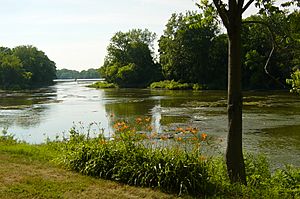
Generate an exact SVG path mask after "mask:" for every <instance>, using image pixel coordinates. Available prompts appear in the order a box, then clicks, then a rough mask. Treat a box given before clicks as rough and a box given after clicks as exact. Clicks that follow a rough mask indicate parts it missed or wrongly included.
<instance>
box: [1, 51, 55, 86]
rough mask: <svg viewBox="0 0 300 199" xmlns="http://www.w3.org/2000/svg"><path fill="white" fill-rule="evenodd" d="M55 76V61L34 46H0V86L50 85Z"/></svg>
mask: <svg viewBox="0 0 300 199" xmlns="http://www.w3.org/2000/svg"><path fill="white" fill-rule="evenodd" d="M55 77H56V66H55V63H54V62H53V61H51V60H50V59H49V58H48V57H47V55H45V53H44V52H43V51H40V50H38V49H37V48H36V47H33V46H18V47H15V48H13V49H9V48H5V47H1V48H0V87H1V88H28V87H35V86H43V85H50V84H52V83H53V79H54V78H55Z"/></svg>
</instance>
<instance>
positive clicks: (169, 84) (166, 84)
mask: <svg viewBox="0 0 300 199" xmlns="http://www.w3.org/2000/svg"><path fill="white" fill-rule="evenodd" d="M150 88H152V89H154V88H162V89H168V90H191V89H193V90H202V89H204V88H205V86H202V85H200V84H191V83H189V84H188V83H180V82H176V81H174V80H171V81H170V80H164V81H160V82H153V83H151V84H150Z"/></svg>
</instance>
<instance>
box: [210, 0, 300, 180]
mask: <svg viewBox="0 0 300 199" xmlns="http://www.w3.org/2000/svg"><path fill="white" fill-rule="evenodd" d="M253 2H254V0H249V1H248V2H245V1H244V0H228V3H227V4H225V3H224V2H223V1H222V0H213V3H214V5H215V7H216V9H217V11H218V13H219V16H220V18H221V20H222V22H223V24H224V26H225V28H226V30H227V34H228V99H227V100H228V105H227V110H228V137H227V149H226V164H227V172H228V175H229V178H230V180H231V182H242V183H243V184H246V173H245V164H244V158H243V151H242V92H241V66H242V64H241V30H242V14H243V13H244V12H245V11H246V10H247V9H248V8H249V6H250V5H251V4H252V3H253ZM289 3H298V6H299V4H300V1H291V2H289ZM256 5H257V6H258V5H263V9H268V10H273V11H274V10H275V11H276V10H278V8H277V7H275V6H273V1H269V0H261V1H260V0H258V1H257V4H256Z"/></svg>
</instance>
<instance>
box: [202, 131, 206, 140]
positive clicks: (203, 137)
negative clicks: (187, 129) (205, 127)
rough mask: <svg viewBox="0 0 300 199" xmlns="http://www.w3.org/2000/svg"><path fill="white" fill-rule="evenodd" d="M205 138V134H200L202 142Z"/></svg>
mask: <svg viewBox="0 0 300 199" xmlns="http://www.w3.org/2000/svg"><path fill="white" fill-rule="evenodd" d="M206 137H207V134H206V133H202V134H201V138H202V140H203V141H204V140H205V139H206Z"/></svg>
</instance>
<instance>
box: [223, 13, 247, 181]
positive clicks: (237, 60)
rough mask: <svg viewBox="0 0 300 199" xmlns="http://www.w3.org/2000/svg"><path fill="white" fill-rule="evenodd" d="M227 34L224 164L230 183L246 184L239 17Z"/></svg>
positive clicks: (235, 19)
mask: <svg viewBox="0 0 300 199" xmlns="http://www.w3.org/2000/svg"><path fill="white" fill-rule="evenodd" d="M231 19H233V18H231ZM227 32H228V38H229V49H228V53H229V54H228V99H227V100H228V104H227V111H228V137H227V149H226V164H227V171H228V175H229V178H230V180H231V182H242V183H244V184H246V174H245V165H244V159H243V151H242V91H241V19H240V18H239V17H236V18H234V19H233V20H232V21H231V23H230V25H229V27H228V28H227Z"/></svg>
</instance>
